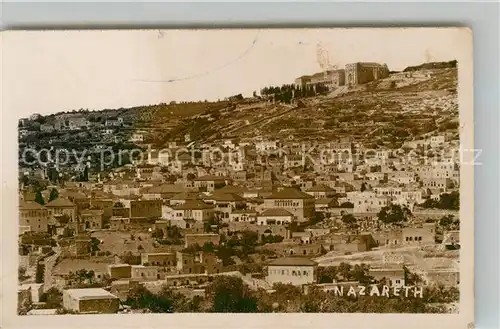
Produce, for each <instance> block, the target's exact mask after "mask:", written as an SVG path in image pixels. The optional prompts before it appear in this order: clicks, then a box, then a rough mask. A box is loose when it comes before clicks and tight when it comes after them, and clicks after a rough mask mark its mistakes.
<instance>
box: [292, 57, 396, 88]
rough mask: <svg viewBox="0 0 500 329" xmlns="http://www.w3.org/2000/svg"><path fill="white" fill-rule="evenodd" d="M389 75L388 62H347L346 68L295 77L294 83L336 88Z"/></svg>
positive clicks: (298, 86) (302, 85)
mask: <svg viewBox="0 0 500 329" xmlns="http://www.w3.org/2000/svg"><path fill="white" fill-rule="evenodd" d="M388 76H389V68H388V67H387V65H386V64H379V63H368V62H357V63H351V64H346V66H345V69H340V70H328V71H324V72H319V73H315V74H313V75H304V76H301V77H299V78H297V79H295V82H294V85H295V87H296V88H303V87H308V86H317V85H324V86H326V87H328V88H329V89H335V88H338V87H341V86H344V85H348V86H355V85H360V84H364V83H368V82H371V81H375V80H379V79H384V78H387V77H388Z"/></svg>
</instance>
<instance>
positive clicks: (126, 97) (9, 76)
mask: <svg viewBox="0 0 500 329" xmlns="http://www.w3.org/2000/svg"><path fill="white" fill-rule="evenodd" d="M461 36H462V37H463V35H461V34H460V33H459V31H458V30H457V29H452V28H448V29H443V28H442V29H424V28H421V29H417V28H414V29H308V30H307V29H303V30H297V29H293V30H256V29H253V30H222V31H220V30H219V31H217V30H192V31H188V30H162V31H159V30H142V31H141V30H134V31H46V32H36V31H31V32H24V31H15V32H7V33H3V44H2V48H3V49H2V55H1V56H2V57H3V58H2V60H3V65H2V71H3V73H2V80H3V81H2V83H3V97H2V98H3V107H4V111H8V112H10V113H15V115H16V116H17V117H25V116H29V115H30V114H32V113H42V114H49V113H54V112H59V111H67V110H73V109H80V108H88V109H89V110H99V109H104V108H119V107H130V106H136V105H147V104H156V103H161V102H170V101H172V100H176V101H182V100H205V99H207V100H216V99H218V98H221V99H222V98H224V97H227V96H230V95H233V94H238V93H243V94H244V95H251V94H252V91H254V90H260V89H261V88H262V87H264V86H267V85H281V84H283V83H293V81H294V79H295V78H296V77H298V76H301V75H304V74H311V73H315V72H319V71H321V70H322V69H321V65H320V64H321V63H322V64H323V66H325V65H326V64H328V62H329V64H330V65H337V66H338V67H339V68H343V67H344V65H345V64H346V63H350V62H357V61H370V62H379V63H387V65H388V66H389V69H390V70H401V69H404V68H405V67H406V66H409V65H418V64H421V63H423V62H426V61H448V60H453V59H455V58H456V56H455V55H456V54H457V51H458V50H457V47H459V45H460V44H461V42H460V37H461ZM320 49H322V51H320Z"/></svg>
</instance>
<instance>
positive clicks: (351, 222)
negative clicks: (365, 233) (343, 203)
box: [342, 214, 356, 228]
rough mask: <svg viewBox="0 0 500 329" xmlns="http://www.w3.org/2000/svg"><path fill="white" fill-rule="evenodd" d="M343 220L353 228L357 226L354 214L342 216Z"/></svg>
mask: <svg viewBox="0 0 500 329" xmlns="http://www.w3.org/2000/svg"><path fill="white" fill-rule="evenodd" d="M342 222H343V223H344V224H345V225H346V226H347V227H350V228H353V227H355V226H356V217H354V216H353V215H352V214H345V215H343V216H342Z"/></svg>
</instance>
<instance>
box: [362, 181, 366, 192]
mask: <svg viewBox="0 0 500 329" xmlns="http://www.w3.org/2000/svg"><path fill="white" fill-rule="evenodd" d="M364 191H366V183H362V184H361V192H364Z"/></svg>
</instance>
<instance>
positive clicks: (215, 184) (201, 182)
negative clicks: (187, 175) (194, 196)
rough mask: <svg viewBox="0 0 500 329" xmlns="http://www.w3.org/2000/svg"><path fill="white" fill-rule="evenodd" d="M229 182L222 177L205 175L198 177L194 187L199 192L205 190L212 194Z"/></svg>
mask: <svg viewBox="0 0 500 329" xmlns="http://www.w3.org/2000/svg"><path fill="white" fill-rule="evenodd" d="M229 181H230V180H229V179H228V178H225V177H222V176H215V175H206V176H201V177H198V178H196V179H195V180H194V186H195V187H197V188H198V189H199V190H200V191H201V190H206V191H207V192H212V191H214V190H215V189H218V188H222V187H224V186H226V185H227V184H228V182H229Z"/></svg>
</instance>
